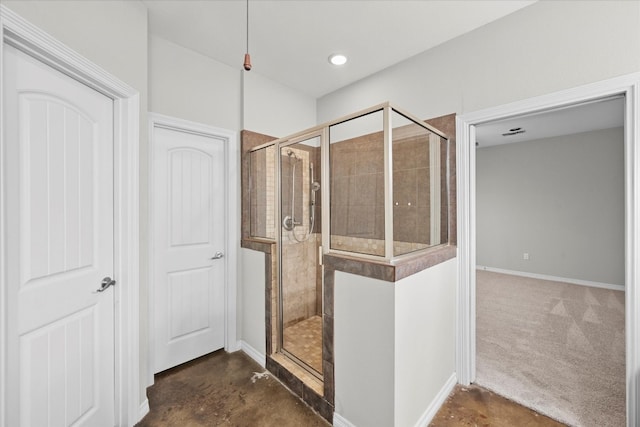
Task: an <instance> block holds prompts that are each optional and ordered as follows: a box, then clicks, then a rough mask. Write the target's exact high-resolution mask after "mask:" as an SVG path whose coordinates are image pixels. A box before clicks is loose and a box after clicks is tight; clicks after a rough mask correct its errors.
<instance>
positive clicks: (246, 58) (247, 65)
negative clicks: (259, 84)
mask: <svg viewBox="0 0 640 427" xmlns="http://www.w3.org/2000/svg"><path fill="white" fill-rule="evenodd" d="M242 65H243V66H244V69H245V70H246V71H250V70H251V55H249V0H247V52H246V53H245V54H244V64H242Z"/></svg>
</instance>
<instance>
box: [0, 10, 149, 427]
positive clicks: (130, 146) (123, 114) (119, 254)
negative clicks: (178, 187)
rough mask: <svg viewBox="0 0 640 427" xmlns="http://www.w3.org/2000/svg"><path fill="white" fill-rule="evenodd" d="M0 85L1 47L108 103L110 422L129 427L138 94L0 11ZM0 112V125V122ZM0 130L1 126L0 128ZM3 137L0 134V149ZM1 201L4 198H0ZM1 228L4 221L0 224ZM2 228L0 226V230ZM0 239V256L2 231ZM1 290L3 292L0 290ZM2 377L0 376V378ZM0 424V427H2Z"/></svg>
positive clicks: (134, 364)
mask: <svg viewBox="0 0 640 427" xmlns="http://www.w3.org/2000/svg"><path fill="white" fill-rule="evenodd" d="M0 39H1V40H0V84H1V82H2V70H3V65H2V58H3V55H2V52H3V50H4V45H5V43H8V44H11V45H12V46H15V47H16V48H18V49H19V50H22V51H24V52H26V53H28V54H29V55H31V56H33V57H35V58H37V59H38V60H40V61H42V62H44V63H46V64H47V65H49V66H51V67H53V68H55V69H57V70H59V71H61V72H63V73H64V74H67V75H68V76H70V77H72V78H74V79H76V80H78V81H80V82H81V83H83V84H85V85H87V86H89V87H91V88H93V89H95V90H97V91H99V92H101V93H103V94H104V95H106V96H108V97H109V98H111V99H113V101H114V238H115V245H114V251H115V266H114V276H113V277H114V278H116V279H117V280H118V286H116V288H115V292H116V294H115V297H116V301H117V305H116V309H115V354H116V357H115V365H116V366H115V421H116V424H117V425H122V426H125V425H133V424H135V423H136V422H137V421H138V416H139V406H140V405H139V394H140V384H139V378H140V376H139V369H140V363H139V344H140V339H139V310H140V306H139V274H138V272H139V259H138V257H139V250H138V245H139V240H138V234H139V233H138V227H139V207H138V200H139V197H138V175H139V162H138V146H139V127H138V126H139V114H140V108H139V94H138V92H137V91H136V90H135V89H133V88H131V87H130V86H128V85H127V84H125V83H124V82H122V81H120V80H119V79H117V78H116V77H114V76H112V75H111V74H109V73H107V72H106V71H104V70H103V69H101V68H100V67H98V66H97V65H95V64H94V63H92V62H90V61H89V60H87V59H85V58H84V57H82V56H80V55H79V54H77V53H76V52H74V51H73V50H72V49H70V48H69V47H68V46H66V45H64V44H62V43H60V42H59V41H57V40H56V39H54V38H53V37H52V36H50V35H49V34H47V33H45V32H44V31H42V30H40V29H39V28H37V27H36V26H34V25H32V24H31V23H29V22H27V21H26V20H25V19H23V18H22V17H20V16H19V15H17V14H16V13H14V12H12V11H11V10H10V9H8V8H7V7H5V6H3V5H0ZM2 116H3V114H2V111H1V107H0V124H1V120H2ZM0 127H1V126H0ZM2 138H3V135H2V134H0V146H4V144H3V143H2ZM1 197H2V200H4V195H2V196H1ZM1 221H2V224H4V217H2V218H1ZM3 226H4V225H3ZM0 233H2V235H3V238H2V245H3V248H2V253H6V249H5V248H4V241H5V239H4V229H1V230H0ZM0 263H1V264H0V281H2V282H4V280H3V279H4V277H5V269H4V259H3V260H2V261H0ZM0 284H1V282H0ZM0 287H4V286H0ZM5 295H6V294H5V291H4V289H3V291H2V292H0V312H3V313H6V310H5V309H4V305H5V304H6V297H5ZM6 327H7V325H6V322H5V319H4V318H3V317H1V316H0V348H6V346H5V342H6ZM6 369H7V366H6V359H5V355H4V352H2V353H0V372H2V373H4V372H5V371H6ZM2 377H4V375H2ZM6 393H7V390H6V385H5V384H4V381H3V382H2V384H1V385H0V414H6V413H7V411H6V410H5V402H6ZM6 422H7V420H6V418H5V417H4V416H2V417H1V418H0V426H5V425H6Z"/></svg>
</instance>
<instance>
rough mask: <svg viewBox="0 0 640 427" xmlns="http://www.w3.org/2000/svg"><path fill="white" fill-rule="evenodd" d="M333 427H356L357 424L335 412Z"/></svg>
mask: <svg viewBox="0 0 640 427" xmlns="http://www.w3.org/2000/svg"><path fill="white" fill-rule="evenodd" d="M333 427H356V426H355V424H351V422H350V421H349V420H348V419H346V418H344V417H343V416H342V415H340V414H338V413H336V412H334V413H333Z"/></svg>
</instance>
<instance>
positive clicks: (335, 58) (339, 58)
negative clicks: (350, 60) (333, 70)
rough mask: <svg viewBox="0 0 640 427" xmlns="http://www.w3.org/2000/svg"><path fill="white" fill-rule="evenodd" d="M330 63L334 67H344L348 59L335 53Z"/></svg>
mask: <svg viewBox="0 0 640 427" xmlns="http://www.w3.org/2000/svg"><path fill="white" fill-rule="evenodd" d="M329 62H330V63H332V64H333V65H344V64H346V63H347V57H346V56H344V55H343V54H341V53H334V54H333V55H331V56H330V57H329Z"/></svg>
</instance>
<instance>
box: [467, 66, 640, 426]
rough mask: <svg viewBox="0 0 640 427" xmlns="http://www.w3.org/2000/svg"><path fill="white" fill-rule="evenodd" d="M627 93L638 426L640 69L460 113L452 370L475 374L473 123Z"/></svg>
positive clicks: (632, 391) (628, 255) (628, 262)
mask: <svg viewBox="0 0 640 427" xmlns="http://www.w3.org/2000/svg"><path fill="white" fill-rule="evenodd" d="M617 94H623V95H625V136H624V138H625V236H626V237H625V308H626V310H625V316H626V319H625V334H626V336H625V339H626V343H627V346H626V367H627V369H626V384H627V387H626V391H627V392H626V396H627V426H630V427H631V426H636V425H640V412H639V410H640V403H639V402H638V397H639V392H638V386H639V385H640V378H639V377H640V324H639V323H638V322H639V321H640V312H639V310H640V301H638V296H637V295H638V293H639V292H640V259H639V257H640V149H639V148H640V147H638V144H639V141H638V136H639V133H638V132H639V127H640V117H638V114H639V112H640V73H634V74H630V75H626V76H621V77H616V78H612V79H609V80H604V81H601V82H597V83H592V84H588V85H584V86H580V87H577V88H573V89H568V90H564V91H561V92H556V93H553V94H549V95H543V96H539V97H535V98H531V99H527V100H523V101H518V102H514V103H511V104H507V105H503V106H499V107H495V108H489V109H486V110H482V111H478V112H474V113H468V114H464V115H462V116H458V117H457V119H456V122H457V123H456V128H457V135H458V147H457V149H458V156H457V171H458V172H457V173H458V257H459V264H458V265H459V271H458V273H459V283H458V304H457V324H458V330H457V337H458V338H457V345H456V369H457V371H458V378H459V381H460V383H461V384H469V383H470V382H473V380H474V379H475V359H476V351H475V338H476V335H475V334H476V324H475V274H474V269H475V266H476V253H475V251H476V249H475V247H476V235H475V226H476V224H475V135H474V133H475V126H476V125H478V124H481V123H487V122H491V121H494V120H500V119H505V118H508V117H514V116H518V115H521V114H528V113H532V112H537V111H545V110H552V109H555V108H558V107H565V106H569V105H572V104H577V103H581V102H586V101H592V100H596V99H599V98H605V97H608V96H612V95H617Z"/></svg>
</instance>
